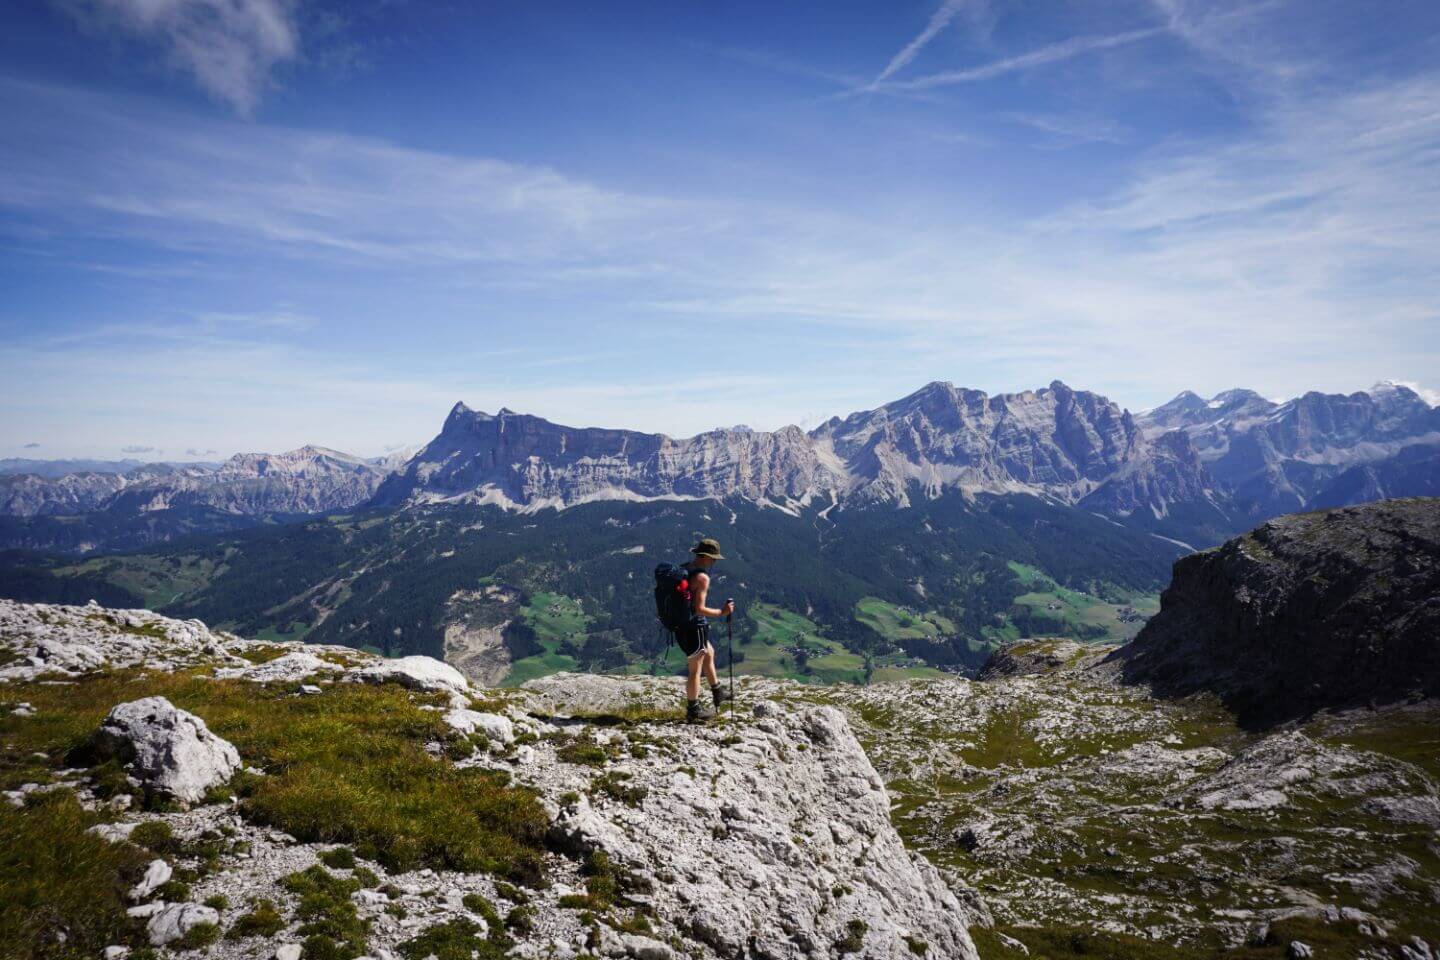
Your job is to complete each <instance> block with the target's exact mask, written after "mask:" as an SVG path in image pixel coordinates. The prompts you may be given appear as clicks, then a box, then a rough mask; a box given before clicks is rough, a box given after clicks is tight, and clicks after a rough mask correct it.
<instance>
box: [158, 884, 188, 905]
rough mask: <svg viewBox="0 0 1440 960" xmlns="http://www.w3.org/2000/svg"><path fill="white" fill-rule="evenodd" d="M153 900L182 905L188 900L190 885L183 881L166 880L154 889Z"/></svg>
mask: <svg viewBox="0 0 1440 960" xmlns="http://www.w3.org/2000/svg"><path fill="white" fill-rule="evenodd" d="M155 899H157V900H164V901H165V902H166V903H183V902H185V901H186V900H189V899H190V885H189V884H188V883H186V882H185V881H183V880H167V881H165V882H164V883H162V884H160V886H158V887H156V888H155Z"/></svg>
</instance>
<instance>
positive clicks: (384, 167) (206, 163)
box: [0, 79, 708, 266]
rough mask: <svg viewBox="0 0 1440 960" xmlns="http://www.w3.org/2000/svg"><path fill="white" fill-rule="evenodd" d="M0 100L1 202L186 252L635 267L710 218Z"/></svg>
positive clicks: (61, 224)
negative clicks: (653, 244)
mask: <svg viewBox="0 0 1440 960" xmlns="http://www.w3.org/2000/svg"><path fill="white" fill-rule="evenodd" d="M37 105H38V106H37ZM12 108H13V109H12ZM0 111H3V112H4V113H5V115H6V116H7V117H14V118H15V119H14V121H13V122H11V123H9V124H7V127H6V129H5V130H4V131H0V175H3V176H0V206H7V207H11V208H15V209H19V210H27V211H28V210H36V211H43V213H44V215H45V217H46V219H47V224H48V227H47V232H50V233H53V232H55V231H57V230H61V229H69V230H72V231H75V232H85V233H89V234H92V235H93V234H94V233H96V232H104V233H108V234H111V235H114V234H124V235H127V236H132V237H138V238H142V239H147V240H149V241H151V242H154V243H155V244H157V245H162V246H164V247H166V248H169V249H171V250H177V251H182V252H187V253H188V252H193V251H197V250H207V249H208V250H213V249H216V248H217V246H224V247H226V248H228V249H229V250H230V251H231V252H232V253H233V252H273V251H275V250H276V249H281V248H283V249H286V250H289V251H291V252H293V253H297V254H300V255H303V256H307V257H313V256H321V257H326V258H329V259H332V260H348V261H351V262H355V261H362V262H377V261H386V262H391V263H396V264H408V265H414V264H417V263H435V262H443V263H451V264H465V263H470V264H481V263H512V264H513V263H526V262H537V261H547V262H551V263H554V264H557V265H558V264H562V263H565V264H570V265H578V264H580V263H582V262H583V263H587V264H588V265H590V266H595V265H597V263H598V262H601V261H603V262H607V263H611V264H614V265H621V266H631V265H633V263H634V262H635V261H636V260H637V259H640V258H637V257H635V256H634V255H633V254H634V245H635V244H636V243H644V242H647V241H650V240H653V239H654V236H655V233H656V231H659V230H664V231H668V232H671V233H675V234H693V233H694V232H695V231H696V230H697V229H703V224H704V222H705V220H706V219H708V218H707V217H706V216H705V215H704V212H703V211H702V210H700V209H699V207H698V206H697V205H695V204H683V205H682V204H678V203H675V202H671V201H665V200H660V199H657V198H651V197H645V196H642V195H637V194H634V193H622V192H617V191H611V190H606V189H603V188H600V187H597V186H595V185H593V184H590V183H587V182H585V181H582V180H578V179H574V178H571V177H567V176H565V175H563V174H561V173H558V172H556V171H554V170H552V169H548V168H545V167H537V166H526V165H522V164H515V163H508V162H505V161H502V160H496V159H492V158H486V157H465V156H457V155H449V154H442V153H435V152H428V151H422V150H412V149H406V148H403V147H398V146H396V145H394V144H392V143H388V142H384V141H379V140H374V139H367V138H364V137H358V136H350V135H345V134H331V133H314V132H307V131H302V130H294V129H287V128H279V127H264V126H259V125H244V124H238V123H235V122H228V123H227V122H225V121H218V120H217V121H211V120H199V119H196V118H194V117H188V116H184V115H179V114H175V113H171V112H166V111H157V110H153V109H149V108H147V107H146V106H145V105H144V104H143V103H140V102H136V101H129V100H124V99H121V98H112V97H107V96H103V95H96V94H89V93H83V92H79V91H74V90H65V89H59V88H54V87H45V86H38V85H34V84H24V83H18V82H15V81H7V80H4V79H0ZM119 145H125V149H117V146H119ZM78 184H83V185H84V187H83V189H77V185H78Z"/></svg>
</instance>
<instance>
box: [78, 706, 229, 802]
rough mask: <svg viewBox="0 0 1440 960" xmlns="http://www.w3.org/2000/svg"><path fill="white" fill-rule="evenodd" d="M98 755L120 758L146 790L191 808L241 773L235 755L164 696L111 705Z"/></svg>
mask: <svg viewBox="0 0 1440 960" xmlns="http://www.w3.org/2000/svg"><path fill="white" fill-rule="evenodd" d="M96 743H97V746H98V747H99V748H100V750H101V751H102V753H110V754H113V755H116V756H118V757H120V759H121V760H122V761H123V762H125V763H126V764H127V766H128V768H129V770H130V772H131V773H132V774H133V775H134V776H135V777H136V778H137V779H139V780H140V781H141V782H142V783H143V784H144V785H145V786H146V787H148V788H149V789H151V790H154V791H158V792H161V793H164V794H167V795H169V796H171V797H173V798H174V799H176V800H178V801H180V802H182V803H195V802H197V801H199V800H201V799H202V798H203V797H204V796H205V792H206V791H207V790H209V789H210V788H211V787H214V786H219V785H220V784H222V783H225V782H226V781H227V780H229V779H230V777H231V776H233V775H234V773H235V772H236V771H237V770H239V769H240V754H239V752H238V751H237V750H236V749H235V747H234V745H233V744H231V743H230V742H229V741H228V740H225V739H222V738H221V737H217V736H216V735H215V734H213V733H211V732H210V728H209V727H207V726H206V725H205V721H204V720H202V719H200V718H199V717H197V716H195V715H194V714H193V713H189V712H187V711H185V710H181V709H179V708H177V707H176V706H175V705H174V704H172V703H171V702H170V701H169V700H166V699H165V698H164V697H146V698H145V699H143V700H134V701H131V702H129V703H122V704H118V705H117V706H115V707H114V708H113V709H112V710H111V711H110V714H109V715H108V716H107V717H106V718H105V720H104V722H102V723H101V725H100V729H99V730H98V731H97V732H96Z"/></svg>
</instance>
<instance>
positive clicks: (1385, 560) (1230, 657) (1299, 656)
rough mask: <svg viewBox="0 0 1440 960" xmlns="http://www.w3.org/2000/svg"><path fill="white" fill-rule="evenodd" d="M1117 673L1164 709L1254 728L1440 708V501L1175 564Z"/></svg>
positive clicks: (1385, 509)
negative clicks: (1352, 709) (1197, 706)
mask: <svg viewBox="0 0 1440 960" xmlns="http://www.w3.org/2000/svg"><path fill="white" fill-rule="evenodd" d="M1160 603H1161V606H1160V612H1159V614H1157V615H1156V616H1155V617H1154V618H1152V619H1151V620H1150V622H1149V623H1148V624H1147V625H1146V627H1145V628H1144V629H1143V630H1142V631H1141V632H1140V634H1139V635H1138V636H1137V637H1136V638H1135V640H1134V641H1133V642H1131V643H1130V644H1129V645H1127V646H1125V647H1123V648H1121V649H1120V650H1119V651H1117V652H1116V653H1115V654H1114V656H1113V659H1114V661H1115V662H1117V663H1119V664H1120V665H1121V668H1122V672H1123V675H1124V677H1125V679H1126V680H1127V681H1129V682H1133V683H1141V682H1143V683H1148V684H1149V685H1150V686H1151V687H1152V689H1153V690H1154V691H1155V692H1156V693H1158V694H1160V695H1163V696H1183V695H1187V694H1191V693H1195V692H1198V691H1211V692H1214V693H1216V694H1218V695H1219V696H1220V697H1221V698H1222V699H1223V700H1224V701H1225V703H1226V704H1227V705H1228V706H1230V707H1231V708H1232V709H1234V710H1236V711H1237V712H1239V713H1240V714H1241V715H1242V716H1243V717H1244V718H1245V719H1246V720H1247V721H1249V722H1258V723H1266V722H1271V721H1275V720H1281V719H1287V718H1291V717H1297V716H1303V715H1305V714H1308V713H1311V712H1313V711H1315V710H1318V709H1321V708H1324V707H1344V706H1353V705H1363V704H1370V703H1387V702H1393V701H1396V700H1402V699H1406V698H1410V697H1418V696H1435V695H1437V694H1440V500H1435V499H1412V500H1389V501H1382V502H1380V503H1373V504H1367V505H1364V506H1359V507H1348V508H1345V509H1341V510H1333V511H1329V512H1324V513H1309V514H1297V515H1293V516H1287V517H1281V518H1279V519H1276V520H1271V521H1270V522H1268V523H1266V524H1264V525H1262V526H1260V527H1259V528H1257V529H1256V530H1254V531H1252V532H1251V533H1249V534H1247V535H1245V536H1243V537H1237V538H1236V539H1234V540H1231V541H1230V542H1228V543H1226V544H1225V545H1224V546H1222V547H1219V548H1217V549H1215V550H1211V551H1207V552H1205V553H1200V554H1194V555H1192V556H1188V557H1184V558H1182V559H1180V560H1179V561H1177V562H1176V564H1175V570H1174V578H1173V580H1172V581H1171V584H1170V586H1169V588H1167V589H1166V590H1165V592H1164V593H1163V594H1162V595H1161V601H1160Z"/></svg>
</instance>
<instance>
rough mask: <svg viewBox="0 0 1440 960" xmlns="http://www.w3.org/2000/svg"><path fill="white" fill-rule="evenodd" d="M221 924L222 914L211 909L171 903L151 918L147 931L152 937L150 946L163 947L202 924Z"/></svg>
mask: <svg viewBox="0 0 1440 960" xmlns="http://www.w3.org/2000/svg"><path fill="white" fill-rule="evenodd" d="M219 922H220V914H219V913H218V912H217V911H216V910H214V909H213V908H211V907H205V906H201V905H200V904H197V903H171V904H167V905H166V906H165V907H164V908H163V909H161V910H159V911H157V912H156V913H155V915H154V916H152V917H151V918H150V922H149V923H148V924H147V925H146V927H145V930H146V932H147V933H148V934H149V935H150V944H151V945H152V946H156V947H162V946H164V945H165V944H167V943H174V942H175V941H176V940H180V939H182V938H183V937H184V936H185V934H187V933H189V932H190V930H191V928H193V927H197V926H199V925H200V924H202V923H219Z"/></svg>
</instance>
